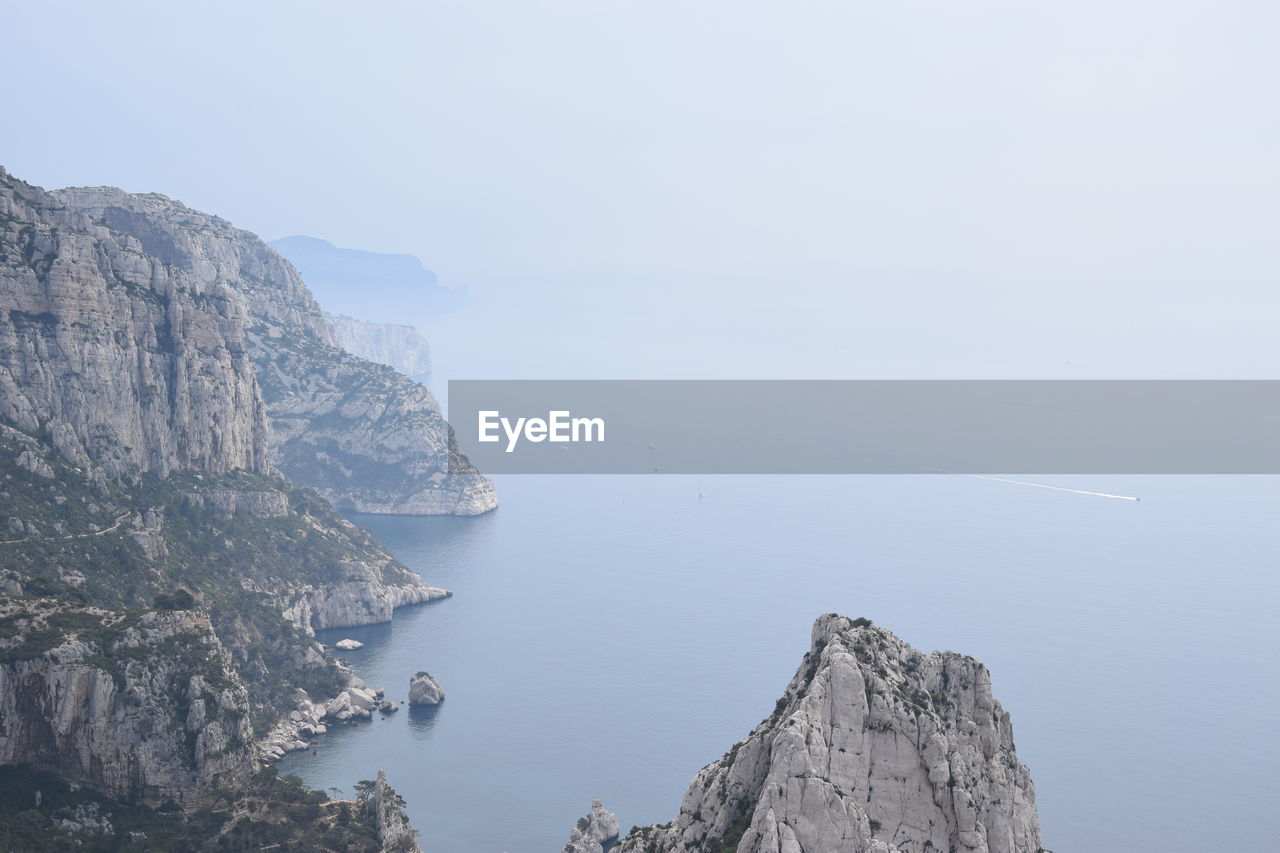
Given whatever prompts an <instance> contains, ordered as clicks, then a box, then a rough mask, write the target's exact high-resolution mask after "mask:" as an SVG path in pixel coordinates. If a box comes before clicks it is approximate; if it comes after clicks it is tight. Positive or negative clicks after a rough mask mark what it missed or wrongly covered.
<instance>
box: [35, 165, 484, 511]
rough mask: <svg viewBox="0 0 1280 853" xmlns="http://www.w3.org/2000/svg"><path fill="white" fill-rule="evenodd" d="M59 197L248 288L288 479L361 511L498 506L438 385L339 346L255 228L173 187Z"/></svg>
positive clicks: (276, 448)
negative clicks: (461, 445) (448, 416)
mask: <svg viewBox="0 0 1280 853" xmlns="http://www.w3.org/2000/svg"><path fill="white" fill-rule="evenodd" d="M55 195H56V197H57V198H58V199H59V200H61V201H62V202H64V203H65V204H66V205H68V206H70V207H74V208H76V209H78V210H82V211H84V212H85V213H86V214H88V216H89V217H90V218H91V219H93V220H94V221H96V222H98V223H101V224H102V225H104V226H106V227H110V228H111V229H113V230H115V231H118V232H120V233H123V234H126V235H128V236H129V237H131V238H133V239H136V240H137V241H138V245H139V246H140V248H141V249H142V250H144V251H145V252H147V253H148V254H150V255H153V256H154V257H156V258H158V259H159V260H160V261H161V262H163V263H164V264H166V265H169V266H172V267H173V268H175V269H177V270H180V271H182V272H183V273H184V274H185V275H187V276H188V277H190V278H192V279H194V280H196V281H199V282H201V283H203V284H204V285H205V286H207V287H210V288H212V287H215V286H220V287H223V288H225V289H228V290H232V291H235V292H236V293H238V294H239V295H240V297H241V300H242V303H243V305H244V314H245V316H244V324H245V346H246V348H247V351H248V354H249V356H250V358H251V360H252V363H253V366H254V368H255V370H256V377H257V381H258V385H259V387H260V388H261V389H262V394H263V397H264V399H265V401H266V406H267V413H268V416H269V420H270V425H271V431H270V439H271V458H272V461H273V463H274V464H276V465H277V466H278V467H279V468H280V470H281V471H282V472H284V474H285V475H286V476H288V477H289V479H290V480H292V481H293V482H295V483H298V484H301V485H306V486H311V487H312V488H315V489H316V490H318V491H319V492H320V493H321V494H323V495H324V496H325V497H326V498H328V499H329V500H330V501H332V502H333V503H334V504H335V505H338V506H340V507H343V508H344V509H349V510H356V511H360V512H380V513H397V514H410V515H443V514H457V515H477V514H480V513H483V512H487V511H489V510H491V509H493V508H494V507H495V506H497V500H496V498H495V496H494V492H493V486H492V484H491V483H490V482H489V481H488V480H487V479H486V478H484V477H483V476H481V475H480V474H479V473H478V472H477V471H475V469H474V468H473V467H472V466H470V464H469V463H468V462H467V461H466V459H465V457H463V456H461V454H459V453H458V452H457V451H456V448H454V447H453V445H452V442H451V440H450V435H449V429H448V424H447V423H446V422H445V420H444V417H443V416H442V414H441V412H440V407H439V405H438V404H437V403H436V400H435V398H434V397H433V396H432V395H431V392H430V391H428V390H427V389H425V388H423V387H422V386H420V385H418V384H417V383H415V382H413V381H412V380H411V379H409V378H408V377H406V376H403V375H401V374H400V373H397V372H396V371H395V370H394V369H392V368H389V367H386V366H384V365H380V364H374V363H373V362H370V361H366V360H365V359H362V358H357V357H356V356H353V355H351V354H350V353H347V352H345V351H344V350H342V349H341V348H340V347H338V346H337V337H336V335H335V333H334V330H333V327H332V326H331V325H330V324H329V321H328V320H326V319H325V317H324V315H323V314H322V313H321V311H320V307H319V306H318V305H317V304H316V302H315V300H314V299H313V298H312V296H311V294H310V292H309V291H308V290H307V288H306V286H305V285H304V284H303V282H302V279H301V278H299V276H298V273H297V272H296V271H295V270H294V268H293V267H292V266H291V265H290V264H289V263H288V262H287V261H285V260H284V259H283V258H281V257H280V256H279V255H277V254H276V253H275V252H274V251H273V250H272V249H270V248H269V247H268V246H267V245H266V244H265V243H263V242H262V241H261V240H259V239H258V238H257V237H256V236H255V235H253V234H250V233H249V232H247V231H242V230H239V229H236V228H234V227H232V226H231V225H230V223H228V222H226V221H225V220H222V219H220V218H218V217H216V216H209V215H207V214H203V213H200V212H198V211H194V210H191V209H190V208H187V207H185V206H183V205H182V204H180V203H179V202H176V201H173V200H172V199H168V198H165V197H164V196H158V195H134V194H130V193H125V192H123V191H121V190H118V189H114V188H109V187H106V188H104V187H95V188H76V189H67V190H58V191H57V192H56V194H55Z"/></svg>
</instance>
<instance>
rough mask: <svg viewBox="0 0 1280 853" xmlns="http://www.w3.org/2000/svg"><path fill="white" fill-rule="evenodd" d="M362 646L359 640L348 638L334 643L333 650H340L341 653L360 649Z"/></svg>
mask: <svg viewBox="0 0 1280 853" xmlns="http://www.w3.org/2000/svg"><path fill="white" fill-rule="evenodd" d="M363 645H364V643H362V642H360V641H359V640H352V639H350V638H347V639H345V640H339V641H338V642H336V643H334V644H333V647H334V648H335V649H342V650H343V651H350V650H352V649H358V648H361V647H362V646H363Z"/></svg>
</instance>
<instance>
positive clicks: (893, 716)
mask: <svg viewBox="0 0 1280 853" xmlns="http://www.w3.org/2000/svg"><path fill="white" fill-rule="evenodd" d="M615 849H616V850H618V851H620V853H675V851H682V853H683V851H690V852H691V851H721V850H737V851H739V853H926V851H932V853H942V851H949V853H966V851H973V852H974V853H1039V851H1041V846H1040V827H1039V821H1038V818H1037V815H1036V807H1035V789H1034V787H1033V785H1032V782H1031V775H1030V772H1029V771H1028V770H1027V768H1026V767H1025V766H1024V765H1023V764H1021V763H1020V762H1019V761H1018V758H1017V754H1016V753H1015V751H1014V745H1013V731H1012V728H1011V726H1010V723H1009V715H1008V714H1007V713H1005V711H1004V710H1003V709H1002V708H1001V707H1000V704H999V703H998V702H997V701H995V699H993V698H992V696H991V676H990V673H989V672H988V671H987V668H986V667H985V666H983V665H982V664H981V663H980V662H979V661H976V660H974V659H973V658H970V657H965V656H963V655H958V654H954V653H952V652H934V653H932V654H927V655H926V654H921V653H920V652H918V651H916V650H915V649H912V648H911V647H910V646H908V645H907V644H906V643H904V642H903V641H902V640H900V639H898V638H897V637H895V636H894V635H893V634H891V633H889V632H888V631H885V630H883V629H880V628H876V627H874V626H872V625H871V623H869V622H868V621H867V620H865V619H847V618H844V617H841V616H836V615H834V614H829V615H827V616H823V617H821V618H819V619H818V621H817V623H816V624H815V625H814V628H813V642H812V647H811V649H810V650H809V653H808V654H807V655H805V660H804V663H803V664H802V665H801V666H800V669H799V670H798V671H797V672H796V675H795V677H794V678H792V680H791V683H790V684H789V685H788V686H787V690H786V693H784V694H783V696H782V698H781V699H779V700H778V704H777V708H776V709H775V711H774V713H773V714H772V715H770V716H769V718H768V719H766V720H764V721H763V722H762V723H761V724H760V725H759V726H758V727H757V728H756V729H755V731H753V732H752V733H751V734H750V735H748V736H747V737H746V738H745V739H744V740H742V741H741V742H739V743H738V744H736V745H735V746H734V747H733V748H732V749H731V750H730V751H729V752H728V753H726V754H725V755H724V756H723V757H722V758H720V759H719V760H718V761H715V762H714V763H712V764H709V765H708V766H707V767H705V768H703V769H702V770H701V771H700V772H699V773H698V775H697V776H696V777H695V778H694V780H693V783H692V784H691V785H690V786H689V789H688V791H687V792H686V793H685V796H684V802H683V803H682V804H681V807H680V814H679V816H678V817H677V818H676V820H675V821H674V822H673V823H671V824H668V825H665V826H655V827H647V828H643V829H634V830H632V831H631V832H630V833H628V834H627V836H626V837H625V838H623V839H622V841H621V843H620V844H619V846H618V847H617V848H615Z"/></svg>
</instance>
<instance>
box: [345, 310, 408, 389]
mask: <svg viewBox="0 0 1280 853" xmlns="http://www.w3.org/2000/svg"><path fill="white" fill-rule="evenodd" d="M325 317H326V318H327V319H328V320H329V322H330V323H332V324H333V331H334V334H336V335H337V339H338V346H340V347H342V348H343V349H344V350H346V351H347V352H349V353H351V354H352V355H354V356H359V357H360V358H363V359H368V360H369V361H372V362H374V363H376V364H385V365H387V366H388V367H394V368H395V369H396V370H398V371H399V372H401V373H403V374H404V375H405V376H408V377H409V378H410V379H412V380H413V381H414V382H419V383H426V381H427V380H428V379H430V377H431V346H430V345H429V344H428V343H427V341H426V339H425V338H423V337H422V335H420V334H418V330H417V329H415V328H414V327H413V326H405V325H402V324H399V323H367V322H365V321H364V320H357V319H355V318H353V317H348V316H346V315H345V314H325Z"/></svg>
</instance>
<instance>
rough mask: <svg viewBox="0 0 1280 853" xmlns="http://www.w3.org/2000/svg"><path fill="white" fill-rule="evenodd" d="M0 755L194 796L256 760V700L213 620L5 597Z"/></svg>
mask: <svg viewBox="0 0 1280 853" xmlns="http://www.w3.org/2000/svg"><path fill="white" fill-rule="evenodd" d="M0 612H2V613H3V616H0V619H3V620H4V621H6V622H7V623H9V624H10V625H12V626H13V628H14V629H15V633H13V634H12V635H11V636H9V637H7V638H5V639H4V640H0V764H16V763H28V764H32V765H35V766H37V767H40V768H43V769H47V770H52V771H55V772H57V773H58V774H59V775H60V776H62V777H63V778H65V779H68V780H70V781H73V782H78V783H81V784H85V785H90V786H92V787H94V788H96V789H98V790H100V791H104V792H106V793H109V794H111V795H113V796H118V797H125V798H129V799H141V800H143V801H145V802H149V803H151V804H153V805H156V804H159V803H161V802H163V801H165V800H174V801H175V802H178V803H182V804H186V805H194V804H198V803H201V802H204V801H207V800H210V799H211V798H212V791H213V788H215V787H217V786H226V787H234V786H236V785H240V784H243V783H244V782H245V781H247V780H248V778H249V776H250V775H251V774H252V773H253V771H254V769H255V763H254V756H253V750H252V744H253V730H252V729H251V728H250V725H249V700H248V695H247V694H246V692H245V688H244V685H243V683H242V682H241V681H240V680H239V679H238V678H237V677H236V675H235V672H234V670H233V668H232V662H231V658H230V656H229V655H228V654H227V651H226V650H225V649H224V648H223V647H222V644H221V643H220V642H219V641H218V639H217V637H216V636H215V635H214V632H213V628H212V626H211V625H210V624H209V620H208V618H207V617H205V616H204V615H202V614H199V613H197V612H194V611H181V612H150V613H145V614H141V615H137V616H126V615H121V614H115V613H111V612H109V611H102V610H94V609H86V608H76V609H71V608H65V607H60V606H56V605H51V604H48V603H47V602H46V603H43V604H36V605H34V606H18V605H15V604H9V605H6V606H3V608H2V610H0Z"/></svg>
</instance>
